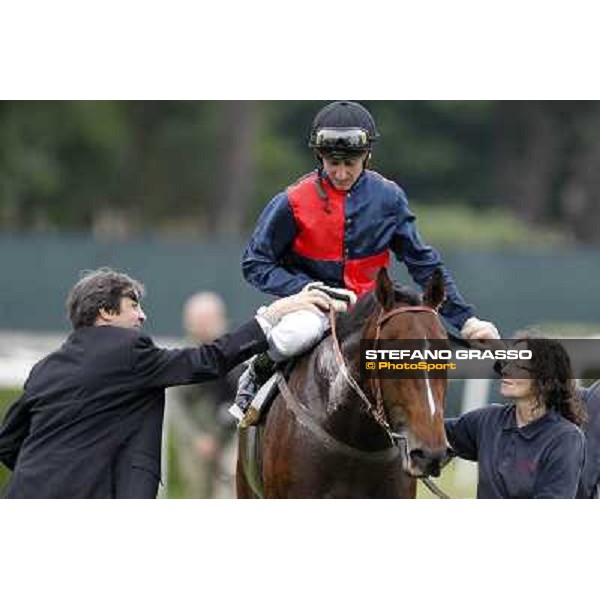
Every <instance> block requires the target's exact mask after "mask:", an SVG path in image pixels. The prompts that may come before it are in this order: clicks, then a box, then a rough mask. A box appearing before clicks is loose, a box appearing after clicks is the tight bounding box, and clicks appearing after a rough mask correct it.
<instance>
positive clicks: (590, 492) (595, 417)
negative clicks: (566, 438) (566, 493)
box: [577, 381, 600, 499]
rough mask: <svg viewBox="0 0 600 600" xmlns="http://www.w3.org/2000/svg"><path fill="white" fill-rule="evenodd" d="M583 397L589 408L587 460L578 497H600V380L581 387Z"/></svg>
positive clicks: (586, 433) (585, 432)
mask: <svg viewBox="0 0 600 600" xmlns="http://www.w3.org/2000/svg"><path fill="white" fill-rule="evenodd" d="M579 392H580V394H581V398H582V400H583V402H584V404H585V406H586V408H587V413H588V418H587V423H586V424H585V425H584V427H583V433H584V434H585V462H584V464H583V470H582V471H581V480H580V481H579V488H578V490H577V498H584V499H587V498H600V381H596V382H595V383H594V384H593V385H592V386H591V387H589V388H579Z"/></svg>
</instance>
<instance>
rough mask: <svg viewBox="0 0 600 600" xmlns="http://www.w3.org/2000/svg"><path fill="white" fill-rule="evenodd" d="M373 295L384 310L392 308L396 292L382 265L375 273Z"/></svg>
mask: <svg viewBox="0 0 600 600" xmlns="http://www.w3.org/2000/svg"><path fill="white" fill-rule="evenodd" d="M375 295H376V296H377V300H378V301H379V304H381V306H383V309H384V310H392V308H394V305H395V304H396V294H395V292H394V284H393V282H392V280H391V279H390V276H389V275H388V272H387V269H386V268H385V267H384V268H382V269H379V273H377V283H376V285H375Z"/></svg>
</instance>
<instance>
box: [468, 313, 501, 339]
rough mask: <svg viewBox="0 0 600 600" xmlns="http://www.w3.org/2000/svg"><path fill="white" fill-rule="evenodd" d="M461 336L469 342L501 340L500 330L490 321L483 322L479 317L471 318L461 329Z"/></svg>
mask: <svg viewBox="0 0 600 600" xmlns="http://www.w3.org/2000/svg"><path fill="white" fill-rule="evenodd" d="M460 333H461V335H462V336H463V337H464V338H465V339H467V340H499V339H500V334H499V333H498V329H496V326H495V325H494V324H493V323H490V321H481V320H480V319H478V318H477V317H470V318H468V319H467V320H466V321H465V324H464V325H463V328H462V329H461V332H460Z"/></svg>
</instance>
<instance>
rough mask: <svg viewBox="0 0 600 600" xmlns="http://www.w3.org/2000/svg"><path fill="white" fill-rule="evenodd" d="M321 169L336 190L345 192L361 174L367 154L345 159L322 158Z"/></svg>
mask: <svg viewBox="0 0 600 600" xmlns="http://www.w3.org/2000/svg"><path fill="white" fill-rule="evenodd" d="M322 158H323V169H324V170H325V173H327V176H328V177H329V180H330V181H331V183H332V184H333V185H334V187H336V188H337V189H338V190H342V191H344V192H347V191H348V190H349V189H350V188H351V187H352V186H353V185H354V184H355V182H356V180H357V179H358V178H359V177H360V174H361V173H362V172H363V168H364V163H365V160H366V158H367V153H366V152H365V153H364V154H360V155H358V156H349V157H346V158H337V157H336V158H333V157H328V156H323V157H322Z"/></svg>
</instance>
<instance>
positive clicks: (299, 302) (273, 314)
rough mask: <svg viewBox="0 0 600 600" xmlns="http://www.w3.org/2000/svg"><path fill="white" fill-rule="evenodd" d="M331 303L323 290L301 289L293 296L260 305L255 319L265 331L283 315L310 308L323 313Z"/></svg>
mask: <svg viewBox="0 0 600 600" xmlns="http://www.w3.org/2000/svg"><path fill="white" fill-rule="evenodd" d="M331 304H332V300H331V299H330V298H329V297H328V296H327V295H326V294H325V293H323V292H319V291H318V290H312V291H304V290H302V291H301V292H298V293H297V294H294V295H293V296H288V297H287V298H280V299H279V300H275V302H273V303H272V304H270V305H269V306H266V307H265V306H261V307H260V308H259V309H258V312H257V313H256V319H257V320H258V322H259V323H260V325H261V327H262V328H263V331H265V330H269V329H270V328H272V327H275V325H277V323H279V321H281V319H282V317H284V316H285V315H288V314H290V313H293V312H295V311H297V310H312V311H314V312H316V313H317V314H323V311H327V310H329V307H330V306H331ZM265 334H267V331H265Z"/></svg>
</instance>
